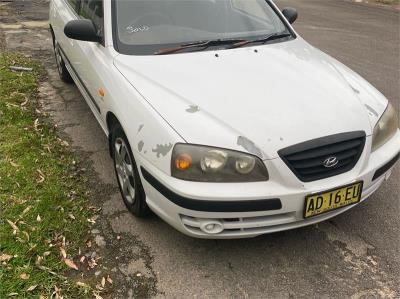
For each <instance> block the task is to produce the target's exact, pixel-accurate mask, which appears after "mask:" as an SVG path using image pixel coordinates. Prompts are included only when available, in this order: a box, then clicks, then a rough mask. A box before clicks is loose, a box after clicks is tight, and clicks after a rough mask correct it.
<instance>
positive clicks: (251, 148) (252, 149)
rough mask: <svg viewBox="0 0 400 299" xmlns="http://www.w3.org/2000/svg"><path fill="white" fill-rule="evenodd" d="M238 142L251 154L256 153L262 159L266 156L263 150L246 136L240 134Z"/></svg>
mask: <svg viewBox="0 0 400 299" xmlns="http://www.w3.org/2000/svg"><path fill="white" fill-rule="evenodd" d="M237 144H238V145H240V146H241V147H243V148H244V149H245V150H246V151H248V152H249V153H250V154H253V155H256V156H258V157H260V158H261V159H263V158H264V154H263V152H262V151H261V150H260V149H259V148H258V147H257V146H256V145H255V144H254V142H253V141H251V140H249V139H247V138H246V137H244V136H239V137H238V139H237Z"/></svg>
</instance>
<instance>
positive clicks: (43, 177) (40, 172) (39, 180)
mask: <svg viewBox="0 0 400 299" xmlns="http://www.w3.org/2000/svg"><path fill="white" fill-rule="evenodd" d="M36 172H37V173H38V174H39V178H38V179H37V180H36V182H37V183H38V184H41V183H43V182H44V180H45V175H44V174H43V172H42V171H41V170H40V169H36Z"/></svg>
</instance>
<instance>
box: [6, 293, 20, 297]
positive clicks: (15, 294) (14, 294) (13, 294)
mask: <svg viewBox="0 0 400 299" xmlns="http://www.w3.org/2000/svg"><path fill="white" fill-rule="evenodd" d="M14 296H18V293H9V294H7V297H14Z"/></svg>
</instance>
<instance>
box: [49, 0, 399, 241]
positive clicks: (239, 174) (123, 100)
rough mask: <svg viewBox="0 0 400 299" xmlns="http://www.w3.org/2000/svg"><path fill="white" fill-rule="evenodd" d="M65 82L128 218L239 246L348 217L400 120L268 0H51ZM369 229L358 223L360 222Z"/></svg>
mask: <svg viewBox="0 0 400 299" xmlns="http://www.w3.org/2000/svg"><path fill="white" fill-rule="evenodd" d="M50 4H51V5H50V24H51V32H52V35H53V40H54V50H55V56H56V60H57V66H58V70H59V72H60V76H61V78H62V80H64V81H66V82H72V81H73V82H75V84H76V85H77V87H78V88H79V90H80V91H81V92H82V94H83V97H84V98H85V99H86V101H87V103H88V105H89V106H90V108H91V110H92V111H93V113H94V115H95V117H96V118H97V120H98V121H99V123H100V125H101V127H102V128H103V130H104V132H105V133H106V134H107V136H108V138H109V146H110V154H111V156H112V158H113V159H114V164H115V172H116V176H117V179H118V183H119V186H120V189H121V194H122V198H123V201H124V203H125V204H126V206H127V208H128V209H129V210H130V211H131V212H132V213H133V214H135V215H137V216H139V217H141V216H144V215H146V214H147V213H148V211H149V209H150V210H152V211H154V213H156V214H157V215H158V216H160V217H161V218H162V219H164V220H165V221H166V222H167V223H169V224H170V225H172V226H173V227H174V228H176V229H177V230H179V231H181V232H182V233H184V234H187V235H190V236H193V237H199V238H242V237H253V236H257V235H261V234H265V233H271V232H276V231H282V230H287V229H293V228H297V227H301V226H305V225H310V224H313V223H317V222H320V221H323V220H326V219H329V218H331V217H333V216H335V215H338V214H340V213H343V212H345V211H347V210H348V209H350V208H352V207H354V206H355V205H357V204H358V203H360V202H362V201H363V200H365V199H366V198H367V197H369V196H370V195H371V194H372V193H373V192H374V191H376V190H377V189H378V188H379V187H380V186H381V184H382V183H383V182H384V180H385V179H386V178H388V177H389V175H390V172H391V169H392V168H393V166H394V165H395V163H396V162H397V160H398V159H399V152H400V130H399V127H398V115H397V112H396V111H395V110H394V108H393V107H392V105H391V104H389V103H388V101H387V100H386V98H385V97H384V96H383V95H382V94H381V93H380V92H379V91H377V90H376V89H375V88H374V87H372V86H371V85H370V84H369V83H367V82H366V81H365V80H364V79H362V78H361V77H360V76H358V75H357V74H356V73H354V72H353V71H351V70H350V69H349V68H347V67H345V66H344V65H343V64H341V63H340V62H338V61H336V60H335V59H333V58H331V57H329V56H328V55H326V54H324V53H322V52H321V51H319V50H318V49H315V48H314V47H312V46H311V45H310V44H308V43H307V42H306V41H305V40H303V39H302V38H301V37H300V35H299V34H298V33H296V31H295V30H294V29H293V28H292V26H291V23H293V22H294V21H295V20H296V18H297V13H296V10H295V9H293V8H286V9H284V10H283V11H282V12H281V11H279V10H278V8H277V6H276V5H275V4H274V3H273V2H272V1H270V0H197V1H193V0H152V1H146V0H135V1H123V0H112V1H110V0H105V1H101V0H52V1H51V3H50ZM360 225H361V224H360Z"/></svg>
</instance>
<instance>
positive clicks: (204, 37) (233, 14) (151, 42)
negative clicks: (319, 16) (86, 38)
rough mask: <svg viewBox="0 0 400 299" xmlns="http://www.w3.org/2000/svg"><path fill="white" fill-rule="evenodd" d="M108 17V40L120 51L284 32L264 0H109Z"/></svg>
mask: <svg viewBox="0 0 400 299" xmlns="http://www.w3.org/2000/svg"><path fill="white" fill-rule="evenodd" d="M113 18H114V20H113V26H114V44H115V46H116V48H117V50H118V51H119V52H121V53H124V54H136V55H149V54H154V53H155V52H156V51H157V50H160V49H162V48H169V47H174V46H175V47H176V46H179V45H182V44H187V43H194V42H198V41H209V40H226V39H228V40H229V39H235V40H237V39H252V38H260V37H263V36H268V35H271V34H275V33H278V34H281V33H290V31H289V29H288V28H287V26H286V25H285V24H284V23H283V21H282V19H281V18H280V16H278V14H277V13H276V11H275V9H274V8H273V6H272V4H271V3H270V2H269V1H266V0H114V1H113Z"/></svg>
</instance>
